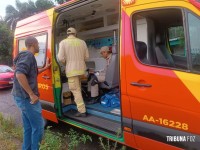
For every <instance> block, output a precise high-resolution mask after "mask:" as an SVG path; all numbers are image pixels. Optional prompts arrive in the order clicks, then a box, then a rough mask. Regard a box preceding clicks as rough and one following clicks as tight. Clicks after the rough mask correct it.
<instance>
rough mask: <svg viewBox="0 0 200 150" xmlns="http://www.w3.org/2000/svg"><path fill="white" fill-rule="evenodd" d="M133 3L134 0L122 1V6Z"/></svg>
mask: <svg viewBox="0 0 200 150" xmlns="http://www.w3.org/2000/svg"><path fill="white" fill-rule="evenodd" d="M133 3H135V0H122V5H123V6H128V5H132V4H133Z"/></svg>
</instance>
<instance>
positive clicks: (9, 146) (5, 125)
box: [0, 113, 23, 150]
mask: <svg viewBox="0 0 200 150" xmlns="http://www.w3.org/2000/svg"><path fill="white" fill-rule="evenodd" d="M22 138H23V136H22V127H21V126H16V125H15V124H14V121H13V119H12V118H11V117H7V118H5V117H3V115H2V114H1V113H0V143H1V144H0V149H1V150H17V149H19V148H20V147H21V143H22Z"/></svg>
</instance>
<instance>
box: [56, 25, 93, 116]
mask: <svg viewBox="0 0 200 150" xmlns="http://www.w3.org/2000/svg"><path fill="white" fill-rule="evenodd" d="M67 35H68V37H67V38H66V39H64V40H62V41H61V42H60V44H59V52H58V60H59V61H60V62H62V63H63V64H66V76H67V78H68V84H69V89H70V91H71V92H72V93H73V95H74V101H75V103H76V105H77V109H78V112H77V113H76V115H75V116H76V117H86V108H85V104H84V101H83V97H82V93H81V82H80V76H81V75H84V74H85V70H86V64H85V61H86V60H87V59H88V58H89V52H88V48H87V45H86V43H85V41H83V40H81V39H79V38H77V37H76V35H77V32H76V29H74V28H72V27H70V28H68V29H67Z"/></svg>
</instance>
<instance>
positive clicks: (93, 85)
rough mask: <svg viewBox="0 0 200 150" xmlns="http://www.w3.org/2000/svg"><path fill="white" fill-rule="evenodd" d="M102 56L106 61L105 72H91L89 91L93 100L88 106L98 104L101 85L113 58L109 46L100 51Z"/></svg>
mask: <svg viewBox="0 0 200 150" xmlns="http://www.w3.org/2000/svg"><path fill="white" fill-rule="evenodd" d="M100 54H101V55H102V57H103V58H104V59H106V66H105V68H104V69H103V70H101V71H97V72H94V70H90V71H89V73H90V75H89V78H88V81H89V82H88V91H91V100H90V101H89V102H88V104H93V103H96V102H97V100H98V96H99V84H98V83H101V82H105V77H106V70H107V68H108V66H109V64H110V60H111V57H112V52H111V51H110V50H109V47H108V46H103V47H101V49H100Z"/></svg>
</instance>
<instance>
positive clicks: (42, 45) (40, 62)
mask: <svg viewBox="0 0 200 150" xmlns="http://www.w3.org/2000/svg"><path fill="white" fill-rule="evenodd" d="M34 37H35V38H36V39H37V40H38V42H39V53H37V54H35V59H36V61H37V66H38V68H42V67H43V66H44V65H45V59H46V51H47V34H43V35H35V36H34ZM18 50H19V52H20V51H23V50H26V46H25V38H24V39H19V44H18Z"/></svg>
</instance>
